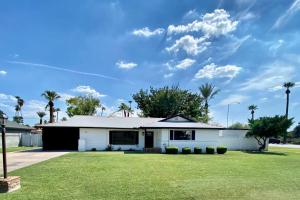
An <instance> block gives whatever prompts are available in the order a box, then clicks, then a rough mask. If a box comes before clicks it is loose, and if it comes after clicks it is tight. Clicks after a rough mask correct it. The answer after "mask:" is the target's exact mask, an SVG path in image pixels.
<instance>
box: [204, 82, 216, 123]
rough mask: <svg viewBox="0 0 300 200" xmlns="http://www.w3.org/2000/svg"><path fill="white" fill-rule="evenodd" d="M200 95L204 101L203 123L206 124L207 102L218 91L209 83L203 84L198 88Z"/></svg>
mask: <svg viewBox="0 0 300 200" xmlns="http://www.w3.org/2000/svg"><path fill="white" fill-rule="evenodd" d="M199 90H200V95H201V97H202V98H203V100H204V102H205V103H204V111H205V119H204V121H205V122H208V119H209V118H208V106H209V105H208V102H209V100H211V99H213V98H214V96H215V95H216V94H218V93H219V92H220V90H219V89H215V86H214V85H212V84H210V83H205V84H203V85H201V86H200V87H199Z"/></svg>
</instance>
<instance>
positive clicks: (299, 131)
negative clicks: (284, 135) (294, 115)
mask: <svg viewBox="0 0 300 200" xmlns="http://www.w3.org/2000/svg"><path fill="white" fill-rule="evenodd" d="M293 135H294V137H295V138H299V137H300V122H299V123H298V125H297V126H296V127H295V128H294V130H293Z"/></svg>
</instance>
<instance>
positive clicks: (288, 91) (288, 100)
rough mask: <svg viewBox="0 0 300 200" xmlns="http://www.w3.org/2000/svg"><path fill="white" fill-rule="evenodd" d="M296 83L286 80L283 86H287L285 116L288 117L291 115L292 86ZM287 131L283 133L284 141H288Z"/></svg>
mask: <svg viewBox="0 0 300 200" xmlns="http://www.w3.org/2000/svg"><path fill="white" fill-rule="evenodd" d="M294 86H295V83H293V82H285V83H284V84H283V87H285V88H286V90H285V93H286V108H285V116H286V118H287V119H288V117H289V103H290V93H291V91H290V88H292V87H294ZM286 136H287V135H286V133H285V134H284V135H283V143H286Z"/></svg>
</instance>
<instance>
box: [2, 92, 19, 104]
mask: <svg viewBox="0 0 300 200" xmlns="http://www.w3.org/2000/svg"><path fill="white" fill-rule="evenodd" d="M0 100H1V102H8V103H16V102H17V99H16V98H15V97H14V96H12V95H9V94H3V93H0Z"/></svg>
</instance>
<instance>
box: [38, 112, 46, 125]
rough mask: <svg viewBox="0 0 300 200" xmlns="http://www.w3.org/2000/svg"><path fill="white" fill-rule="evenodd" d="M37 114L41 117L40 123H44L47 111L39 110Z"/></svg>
mask: <svg viewBox="0 0 300 200" xmlns="http://www.w3.org/2000/svg"><path fill="white" fill-rule="evenodd" d="M36 114H37V115H38V116H39V118H40V124H42V123H43V117H45V115H46V113H45V112H43V111H42V112H37V113H36Z"/></svg>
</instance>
